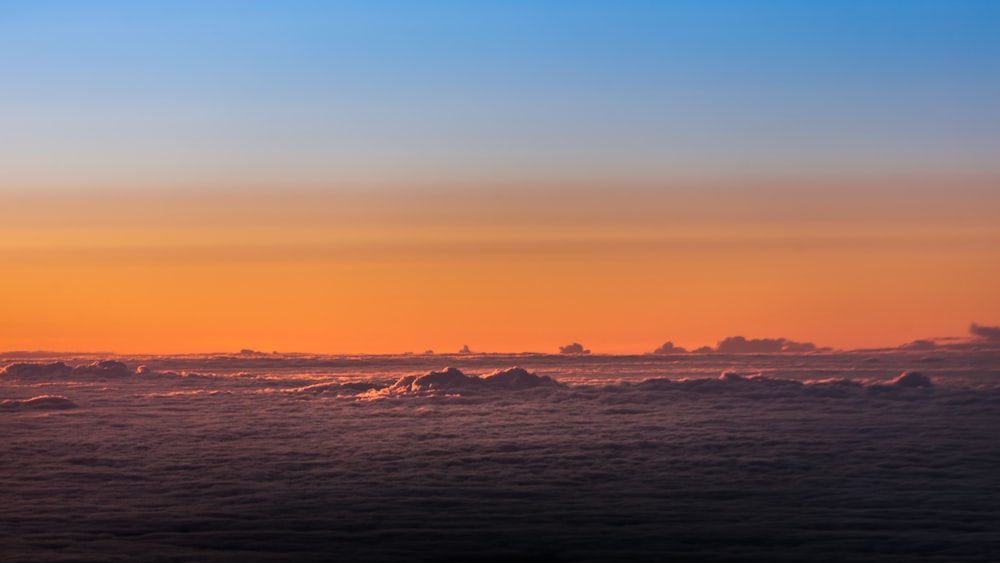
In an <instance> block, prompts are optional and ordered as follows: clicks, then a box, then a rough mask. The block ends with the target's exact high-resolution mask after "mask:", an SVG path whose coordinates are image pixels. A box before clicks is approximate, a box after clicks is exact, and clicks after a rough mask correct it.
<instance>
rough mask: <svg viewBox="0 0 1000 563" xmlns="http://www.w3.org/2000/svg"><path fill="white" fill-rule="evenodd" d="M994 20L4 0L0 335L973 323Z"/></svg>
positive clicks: (365, 339)
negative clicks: (0, 319)
mask: <svg viewBox="0 0 1000 563" xmlns="http://www.w3.org/2000/svg"><path fill="white" fill-rule="evenodd" d="M997 29H1000V4H998V3H996V2H989V1H980V2H975V1H944V0H941V1H937V2H926V1H924V2H922V1H917V0H905V1H902V0H901V1H857V2H849V1H845V2H800V1H788V2H765V1H759V2H727V1H721V0H720V1H706V2H693V1H692V2H638V1H635V2H559V1H553V2H516V1H507V2H493V3H485V2H458V1H454V2H402V1H400V2H386V1H365V2H362V1H357V2H308V1H298V2H249V1H239V2H237V1H231V2H230V1H198V2H194V1H192V2H141V3H140V2H124V1H120V2H105V1H72V2H71V1H65V2H48V1H24V2H18V1H7V2H4V3H2V4H0V70H2V72H3V79H2V84H3V88H0V210H2V211H3V213H4V220H3V221H2V223H0V261H2V263H3V270H2V273H3V275H2V276H0V318H2V319H3V322H2V323H0V349H39V348H44V349H62V350H68V349H73V350H111V351H118V352H195V351H213V350H232V349H239V348H244V347H252V348H258V349H264V350H272V349H277V350H284V351H289V350H308V351H318V352H402V351H408V350H412V351H422V350H424V349H427V348H432V349H435V350H437V351H442V352H443V351H454V350H457V349H458V348H459V347H461V346H462V345H463V344H468V345H469V346H470V347H471V348H472V349H473V350H490V351H519V350H538V351H554V350H555V349H556V348H557V346H558V345H562V344H566V343H568V342H570V341H574V340H579V341H580V342H582V343H583V344H585V345H586V346H587V347H588V348H591V349H593V350H594V351H595V352H643V351H649V350H652V349H653V348H655V347H657V346H658V345H659V344H661V343H662V342H663V341H664V340H673V341H674V342H675V343H678V344H681V345H685V346H698V345H702V344H711V343H714V342H715V341H717V340H720V339H722V338H724V337H726V336H729V335H734V334H743V335H745V336H748V337H765V336H767V337H778V336H783V337H787V338H792V339H795V340H809V341H815V342H816V343H818V344H823V345H832V346H837V347H859V346H883V345H895V344H900V343H903V342H906V341H908V340H912V339H915V338H922V337H928V336H943V335H949V334H960V333H962V332H964V330H965V328H966V327H967V325H968V323H969V322H971V321H978V322H981V323H984V324H1000V292H997V291H996V288H997V287H1000V266H998V264H1000V226H998V225H1000V158H998V155H1000V104H998V103H997V100H1000V34H997V33H996V30H997Z"/></svg>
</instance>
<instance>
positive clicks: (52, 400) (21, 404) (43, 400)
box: [0, 395, 77, 410]
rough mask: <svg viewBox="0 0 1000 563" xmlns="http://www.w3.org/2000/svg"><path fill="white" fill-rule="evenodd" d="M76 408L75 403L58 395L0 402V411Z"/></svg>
mask: <svg viewBox="0 0 1000 563" xmlns="http://www.w3.org/2000/svg"><path fill="white" fill-rule="evenodd" d="M76 407H77V405H76V403H74V402H73V401H71V400H69V399H67V398H66V397H61V396H58V395H40V396H38V397H32V398H30V399H21V400H18V399H8V400H6V401H0V410H22V409H30V410H66V409H75V408H76Z"/></svg>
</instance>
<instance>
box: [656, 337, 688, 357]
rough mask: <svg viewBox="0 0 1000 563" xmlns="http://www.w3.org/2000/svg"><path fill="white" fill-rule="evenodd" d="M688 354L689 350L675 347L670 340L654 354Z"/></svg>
mask: <svg viewBox="0 0 1000 563" xmlns="http://www.w3.org/2000/svg"><path fill="white" fill-rule="evenodd" d="M686 352H687V350H685V349H684V348H681V347H680V346H674V343H673V342H670V341H669V340H668V341H667V342H664V343H663V346H660V347H659V348H657V349H656V350H653V353H654V354H684V353H686Z"/></svg>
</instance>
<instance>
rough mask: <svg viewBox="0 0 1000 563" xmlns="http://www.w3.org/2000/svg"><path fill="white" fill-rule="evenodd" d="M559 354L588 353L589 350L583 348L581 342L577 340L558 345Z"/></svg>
mask: <svg viewBox="0 0 1000 563" xmlns="http://www.w3.org/2000/svg"><path fill="white" fill-rule="evenodd" d="M559 353H560V354H589V353H590V350H585V349H584V348H583V344H580V343H579V342H574V343H572V344H567V345H566V346H560V347H559Z"/></svg>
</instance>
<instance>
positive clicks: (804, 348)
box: [715, 336, 816, 354]
mask: <svg viewBox="0 0 1000 563" xmlns="http://www.w3.org/2000/svg"><path fill="white" fill-rule="evenodd" d="M815 350H816V345H815V344H813V343H812V342H794V341H792V340H786V339H784V338H751V339H746V338H744V337H742V336H730V337H728V338H726V339H725V340H722V341H720V342H719V344H718V346H716V348H715V351H716V352H719V353H720V354H777V353H794V354H801V353H806V352H814V351H815Z"/></svg>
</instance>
